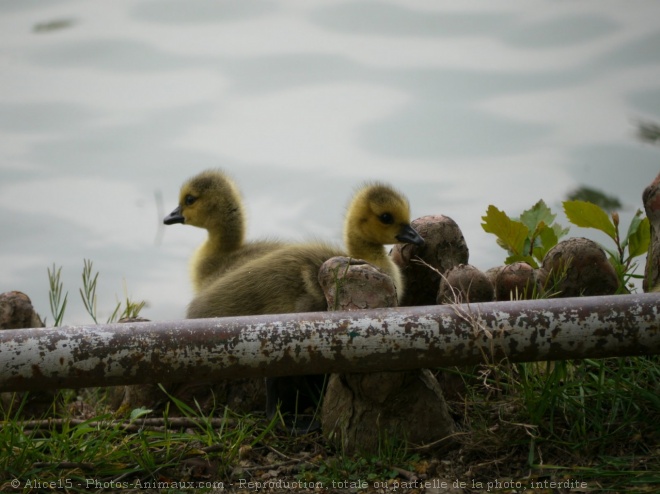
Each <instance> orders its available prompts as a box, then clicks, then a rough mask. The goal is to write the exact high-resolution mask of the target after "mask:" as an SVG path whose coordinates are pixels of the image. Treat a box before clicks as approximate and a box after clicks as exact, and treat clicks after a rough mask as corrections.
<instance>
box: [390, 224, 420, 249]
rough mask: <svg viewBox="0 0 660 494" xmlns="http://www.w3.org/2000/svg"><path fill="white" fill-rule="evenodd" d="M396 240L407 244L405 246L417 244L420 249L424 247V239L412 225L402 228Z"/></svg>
mask: <svg viewBox="0 0 660 494" xmlns="http://www.w3.org/2000/svg"><path fill="white" fill-rule="evenodd" d="M396 239H397V240H398V241H399V242H402V243H405V244H415V245H417V246H419V247H421V246H422V245H424V239H423V238H422V237H421V236H420V234H419V233H417V231H416V230H415V229H414V228H413V227H412V226H410V225H404V226H402V227H401V230H400V231H399V234H398V235H397V236H396Z"/></svg>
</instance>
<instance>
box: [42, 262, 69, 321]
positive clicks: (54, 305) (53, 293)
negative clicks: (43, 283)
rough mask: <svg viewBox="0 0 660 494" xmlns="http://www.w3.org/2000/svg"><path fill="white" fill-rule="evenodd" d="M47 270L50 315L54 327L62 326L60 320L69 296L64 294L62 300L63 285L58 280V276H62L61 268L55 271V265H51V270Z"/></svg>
mask: <svg viewBox="0 0 660 494" xmlns="http://www.w3.org/2000/svg"><path fill="white" fill-rule="evenodd" d="M47 269H48V282H49V285H50V290H49V291H48V298H49V301H50V313H51V314H52V315H53V319H54V320H55V322H54V323H53V325H54V326H59V325H60V324H62V318H63V317H64V311H65V310H66V301H67V298H68V296H69V294H68V293H65V294H64V299H62V289H63V286H64V284H63V283H62V281H61V280H60V275H61V274H62V267H61V266H60V267H59V268H57V269H55V264H53V270H52V271H51V270H50V268H47Z"/></svg>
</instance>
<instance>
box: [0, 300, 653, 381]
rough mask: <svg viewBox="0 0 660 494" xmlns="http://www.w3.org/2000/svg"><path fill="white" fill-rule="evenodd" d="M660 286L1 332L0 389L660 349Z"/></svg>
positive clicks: (370, 369)
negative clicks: (628, 291) (658, 289)
mask: <svg viewBox="0 0 660 494" xmlns="http://www.w3.org/2000/svg"><path fill="white" fill-rule="evenodd" d="M659 308H660V294H657V293H649V294H641V295H616V296H603V297H581V298H573V299H554V300H530V301H519V302H493V303H483V304H470V305H457V306H447V305H441V306H427V307H399V308H395V309H372V310H367V311H351V312H319V313H306V314H280V315H269V316H254V317H252V316H246V317H233V318H222V319H194V320H184V321H175V322H140V323H128V324H105V325H98V326H78V327H59V328H46V329H43V328H35V329H17V330H5V331H0V391H23V390H25V391H27V390H45V389H53V388H80V387H94V386H111V385H120V384H140V383H157V382H162V383H165V382H191V381H193V382H194V381H197V382H204V381H212V380H220V379H231V378H245V377H263V376H291V375H297V374H323V373H331V372H343V373H346V372H377V371H384V370H407V369H414V368H433V367H439V366H449V365H469V364H476V363H480V362H484V360H486V359H487V360H488V361H489V362H498V361H500V360H502V359H504V358H508V359H509V360H510V361H512V362H526V361H539V360H566V359H574V358H601V357H616V356H635V355H651V354H658V353H660V316H659V314H658V311H659Z"/></svg>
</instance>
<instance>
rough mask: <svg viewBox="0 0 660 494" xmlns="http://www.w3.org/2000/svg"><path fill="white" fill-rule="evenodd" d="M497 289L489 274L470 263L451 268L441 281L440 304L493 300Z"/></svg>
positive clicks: (438, 297) (438, 299)
mask: <svg viewBox="0 0 660 494" xmlns="http://www.w3.org/2000/svg"><path fill="white" fill-rule="evenodd" d="M494 298H495V289H494V287H493V284H492V283H491V281H490V279H489V278H488V276H486V274H485V273H483V272H482V271H480V270H479V269H477V268H476V267H474V266H471V265H470V264H459V265H458V266H454V267H453V268H451V269H449V270H448V271H447V272H446V273H445V277H444V278H443V279H442V281H441V282H440V289H439V290H438V296H437V303H438V304H454V303H458V304H460V303H465V302H467V303H477V302H492V301H493V300H494Z"/></svg>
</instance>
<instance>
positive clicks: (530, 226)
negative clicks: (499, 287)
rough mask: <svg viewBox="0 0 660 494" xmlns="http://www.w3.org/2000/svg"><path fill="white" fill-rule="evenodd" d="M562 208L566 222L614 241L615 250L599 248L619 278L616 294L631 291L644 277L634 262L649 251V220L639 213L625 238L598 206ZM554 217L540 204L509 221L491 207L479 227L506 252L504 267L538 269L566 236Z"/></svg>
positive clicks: (614, 215) (612, 215)
mask: <svg viewBox="0 0 660 494" xmlns="http://www.w3.org/2000/svg"><path fill="white" fill-rule="evenodd" d="M563 207H564V212H565V214H566V217H567V218H568V221H570V222H571V223H572V224H573V225H575V226H579V227H582V228H594V229H596V230H599V231H601V232H603V233H605V234H606V235H607V236H608V237H610V238H611V239H612V240H613V241H614V248H607V247H605V246H602V245H601V247H602V248H603V249H604V250H605V252H607V254H608V255H609V259H610V262H611V263H612V265H613V266H614V269H615V270H616V273H617V276H618V277H619V286H620V287H621V288H620V289H619V290H620V291H621V292H628V291H629V290H630V289H631V288H632V284H631V279H633V278H642V277H643V276H642V275H637V274H635V271H636V269H637V263H636V262H635V258H636V257H638V256H641V255H643V254H645V253H646V252H647V250H648V248H649V244H650V241H651V229H650V224H649V220H648V218H646V217H642V211H641V210H638V211H637V212H636V213H635V216H634V217H633V219H632V221H631V222H630V226H629V227H628V231H627V233H626V235H625V237H622V236H621V233H620V230H619V214H618V213H617V212H612V213H610V214H608V213H607V212H606V211H605V210H604V209H603V208H601V207H600V206H598V205H596V204H593V203H591V202H588V201H582V200H571V201H564V202H563ZM555 217H556V215H555V214H553V213H552V211H551V210H550V208H548V207H547V206H546V204H545V203H544V202H543V201H542V200H541V201H539V202H537V203H536V204H535V205H534V206H532V207H531V208H530V209H528V210H526V211H523V213H522V214H521V215H520V218H510V217H509V216H508V215H507V214H506V213H505V212H504V211H500V210H499V209H497V208H496V207H495V206H493V205H491V206H488V210H487V211H486V215H485V216H483V217H482V220H483V223H482V224H481V227H482V228H483V229H484V231H486V232H488V233H492V234H493V235H495V236H496V237H497V243H498V245H499V246H500V247H502V248H504V249H505V250H506V251H507V252H508V254H509V256H508V257H507V258H506V259H505V261H504V262H505V264H512V263H514V262H517V261H524V262H526V263H528V264H529V265H530V266H532V267H533V268H538V267H539V266H540V264H541V263H542V262H543V258H544V257H545V255H546V254H547V252H548V251H549V250H550V249H551V248H552V247H554V246H555V245H556V244H557V243H558V241H559V239H560V238H561V237H563V236H564V235H566V233H568V228H563V227H562V226H560V225H558V224H556V223H554V220H555Z"/></svg>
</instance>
